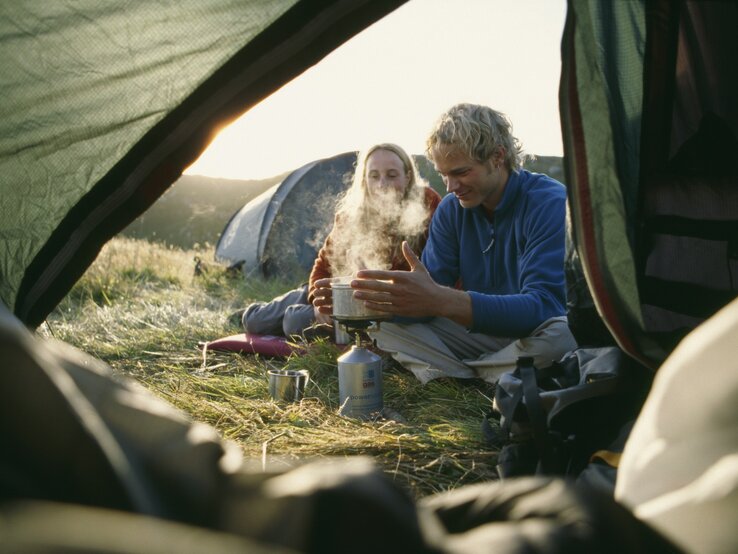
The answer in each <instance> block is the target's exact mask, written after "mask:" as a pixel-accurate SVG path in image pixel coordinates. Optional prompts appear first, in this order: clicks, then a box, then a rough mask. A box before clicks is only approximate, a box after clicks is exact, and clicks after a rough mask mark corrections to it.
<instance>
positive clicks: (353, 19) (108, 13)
mask: <svg viewBox="0 0 738 554" xmlns="http://www.w3.org/2000/svg"><path fill="white" fill-rule="evenodd" d="M402 3H403V1H402V0H382V1H379V2H377V1H369V0H364V1H361V0H359V1H355V0H333V1H326V2H316V1H308V0H302V1H294V0H270V1H268V2H263V1H258V2H254V1H248V2H247V1H243V0H212V1H209V2H206V3H202V2H194V1H184V2H169V1H166V2H156V3H147V2H134V3H126V4H125V5H118V4H115V3H109V4H101V3H100V2H95V1H93V0H80V1H78V2H74V3H58V2H3V3H2V5H0V55H1V56H2V59H3V68H2V70H0V93H2V96H3V103H2V106H1V107H0V175H2V180H1V181H0V299H1V300H2V301H3V302H4V303H5V304H6V305H7V306H9V307H10V308H11V309H12V310H13V312H14V313H15V314H17V315H18V316H19V317H20V318H21V320H22V321H24V322H25V323H27V324H29V325H31V326H35V325H38V324H39V323H40V322H41V321H43V319H44V318H45V317H46V315H47V314H48V313H49V312H50V311H51V310H52V309H53V308H54V306H55V305H56V304H57V303H58V302H59V300H61V298H63V296H64V295H65V294H66V293H67V292H68V290H69V289H70V288H71V286H72V285H73V284H74V282H75V281H76V280H77V279H78V278H79V276H80V275H81V274H82V273H83V272H84V271H85V269H86V268H87V267H88V266H89V264H90V263H92V261H93V260H94V258H95V256H96V255H97V253H98V252H99V250H100V248H101V247H102V245H103V244H104V243H105V242H106V241H107V240H108V239H110V238H111V237H112V236H114V235H115V234H116V233H117V232H119V231H120V230H122V229H123V228H124V227H125V226H126V225H127V224H128V223H130V222H131V221H132V220H133V219H135V217H137V216H138V215H140V214H141V213H142V212H143V211H145V210H146V208H148V207H149V206H150V205H151V204H152V203H153V202H154V201H155V200H156V199H157V198H158V197H159V196H160V195H161V194H162V193H163V192H164V190H165V189H166V188H167V187H168V186H170V185H171V184H172V183H173V182H174V181H175V180H176V179H177V177H179V175H180V174H181V172H182V171H183V170H184V168H186V167H187V166H188V165H190V164H191V163H192V162H193V161H194V160H195V159H196V158H197V156H198V155H199V154H200V153H201V152H202V150H203V149H204V148H205V146H206V145H207V143H208V142H209V141H210V140H211V138H212V137H213V134H214V132H215V131H216V129H217V128H218V127H220V126H222V125H223V124H225V123H226V122H228V121H230V120H232V119H233V118H235V117H236V116H238V115H240V114H241V113H242V112H243V111H245V110H246V109H247V108H249V107H251V106H253V105H254V104H256V103H257V102H258V101H260V100H261V99H263V98H264V97H265V96H267V95H268V94H269V93H271V92H272V91H274V90H275V89H277V88H278V87H279V86H281V85H283V84H284V83H286V82H287V81H289V80H290V79H292V78H293V77H295V76H297V75H298V74H299V73H301V72H302V71H304V70H305V69H306V68H307V67H309V66H310V65H312V64H314V63H316V62H317V61H319V60H320V59H321V58H322V57H323V56H325V55H326V54H327V53H329V52H330V51H331V50H333V49H334V48H335V47H337V46H338V45H339V44H341V43H342V42H343V41H345V40H347V39H348V38H350V37H351V36H353V35H354V34H356V33H357V32H359V31H361V30H362V29H363V28H364V27H366V26H367V25H369V24H371V23H373V22H374V21H376V20H377V19H378V18H380V17H382V16H383V15H385V14H387V13H388V12H390V11H391V10H393V9H395V8H396V7H397V6H399V5H401V4H402Z"/></svg>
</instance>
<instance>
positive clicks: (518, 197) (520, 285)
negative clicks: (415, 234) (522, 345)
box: [422, 170, 566, 337]
mask: <svg viewBox="0 0 738 554" xmlns="http://www.w3.org/2000/svg"><path fill="white" fill-rule="evenodd" d="M565 225H566V189H565V188H564V185H562V184H561V183H559V182H558V181H555V180H554V179H551V178H550V177H548V176H546V175H543V174H539V173H531V172H529V171H526V170H520V171H519V172H517V173H516V172H512V173H511V175H510V178H509V179H508V181H507V185H506V186H505V191H504V193H503V195H502V199H501V200H500V203H499V204H498V206H497V208H496V209H495V211H494V214H493V217H492V218H491V219H488V217H487V216H486V214H485V212H484V209H483V208H482V206H477V207H475V208H468V209H466V208H462V207H461V205H460V204H459V201H458V200H457V199H456V197H455V196H454V195H452V194H449V195H446V196H445V197H444V198H443V200H442V201H441V204H440V205H439V206H438V209H437V210H436V212H435V214H434V215H433V219H432V220H431V225H430V232H429V237H428V242H427V244H426V246H425V250H423V255H422V262H423V264H424V265H425V267H426V268H428V271H429V272H430V274H431V276H432V277H433V280H434V281H435V282H436V283H439V284H441V285H446V286H455V285H456V284H457V283H460V285H461V288H462V289H463V290H465V291H468V292H469V295H470V297H471V302H472V318H473V324H472V326H471V328H470V331H474V332H479V333H486V334H490V335H494V336H501V337H523V336H527V335H528V334H530V332H531V331H533V330H534V329H535V328H536V327H537V326H538V325H540V324H541V323H543V322H544V321H545V320H547V319H549V318H551V317H555V316H562V315H565V314H566V282H565V276H564V252H565V236H566V232H565Z"/></svg>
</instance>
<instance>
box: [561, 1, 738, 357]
mask: <svg viewBox="0 0 738 554" xmlns="http://www.w3.org/2000/svg"><path fill="white" fill-rule="evenodd" d="M736 24H738V5H736V4H735V3H734V2H731V1H720V0H717V1H714V2H695V1H685V0H681V1H679V2H669V1H662V0H653V1H647V2H595V1H592V0H570V1H569V11H568V14H567V23H566V28H565V32H564V38H563V41H562V76H561V86H560V111H561V117H562V131H563V137H564V148H565V152H566V156H565V169H566V173H567V184H568V187H569V188H568V191H569V204H570V208H571V213H572V224H573V228H574V231H575V232H574V237H575V242H576V245H577V251H578V253H579V256H580V260H581V263H582V266H583V270H584V274H585V276H586V278H587V282H588V284H589V288H590V291H591V292H592V296H593V299H594V301H595V304H596V306H597V308H598V311H599V313H600V315H601V316H602V318H603V320H604V321H605V323H606V325H607V327H608V329H609V330H610V332H611V334H612V335H613V337H615V339H616V340H617V342H618V344H619V345H620V346H621V347H622V348H623V350H625V351H626V352H627V353H628V354H630V355H631V356H633V357H635V358H637V359H639V360H640V361H641V362H643V363H644V364H646V365H648V366H650V367H652V368H656V367H658V365H659V364H660V363H661V362H662V361H663V360H664V359H665V358H666V356H667V355H668V353H669V352H670V351H671V350H672V349H673V348H674V346H675V345H676V344H677V342H678V341H679V340H680V339H681V338H682V337H683V336H685V335H686V334H687V333H688V332H689V331H691V330H692V329H694V328H695V327H696V326H697V325H699V324H700V323H701V322H702V321H704V320H705V319H707V318H708V317H710V315H712V314H713V313H715V312H716V311H717V310H718V309H720V308H721V307H722V306H724V305H726V304H727V303H728V302H730V301H731V300H732V299H733V298H735V296H736V290H738V282H737V281H736V279H735V278H734V277H733V275H734V274H736V272H738V254H736V248H735V244H737V242H736V237H737V236H738V226H737V225H736V223H738V215H737V214H738V209H736V208H738V201H737V200H738V188H737V187H736V183H737V182H738V179H737V178H736V176H737V174H738V171H737V169H736V167H735V164H733V163H732V162H731V161H730V160H733V159H735V158H736V155H738V141H737V140H736V137H737V136H738V67H737V66H736V64H735V61H734V59H733V57H734V52H735V51H737V50H738V39H737V38H736V36H735V33H734V32H733V29H734V27H735V25H736Z"/></svg>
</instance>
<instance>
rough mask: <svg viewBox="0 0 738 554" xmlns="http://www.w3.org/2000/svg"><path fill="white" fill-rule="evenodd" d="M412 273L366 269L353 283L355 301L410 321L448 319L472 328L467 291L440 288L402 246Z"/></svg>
mask: <svg viewBox="0 0 738 554" xmlns="http://www.w3.org/2000/svg"><path fill="white" fill-rule="evenodd" d="M402 254H403V255H404V256H405V259H406V260H407V262H408V264H409V265H410V271H379V270H367V269H362V270H361V271H359V272H357V273H356V277H357V278H356V279H354V280H353V281H351V286H352V287H353V288H354V289H355V291H354V298H358V299H361V300H364V303H365V305H366V306H367V307H368V308H372V309H374V310H379V311H382V312H388V313H391V314H396V315H400V316H406V317H428V316H430V317H439V316H440V317H448V318H449V319H453V320H454V321H456V322H457V323H460V324H461V325H465V326H467V327H468V326H471V322H472V312H471V299H470V297H469V295H468V294H466V293H465V292H463V291H459V290H455V289H451V288H448V287H443V286H441V285H439V284H437V283H436V282H435V281H434V280H433V278H432V277H431V276H430V274H429V273H428V270H427V269H426V268H425V266H424V265H423V264H422V263H421V261H420V260H419V259H418V256H416V254H415V252H413V251H412V249H411V248H410V246H409V245H408V244H407V242H403V243H402Z"/></svg>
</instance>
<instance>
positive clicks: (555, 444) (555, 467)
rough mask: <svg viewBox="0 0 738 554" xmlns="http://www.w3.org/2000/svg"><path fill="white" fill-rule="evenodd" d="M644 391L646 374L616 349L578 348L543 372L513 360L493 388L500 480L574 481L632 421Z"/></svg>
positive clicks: (647, 381) (528, 361) (528, 362)
mask: <svg viewBox="0 0 738 554" xmlns="http://www.w3.org/2000/svg"><path fill="white" fill-rule="evenodd" d="M648 384H650V373H649V371H648V370H647V369H646V368H644V367H643V366H641V365H640V364H638V363H637V362H635V361H634V360H632V359H631V358H629V357H627V356H626V355H625V354H624V353H623V352H622V351H621V350H620V349H619V348H617V347H602V348H581V349H578V350H575V351H573V352H570V353H569V354H567V355H566V356H564V358H562V359H561V360H560V361H558V362H555V363H553V364H551V365H550V366H548V367H544V368H536V367H535V366H534V365H533V358H529V357H521V358H518V361H517V367H516V368H515V370H513V371H511V372H508V373H505V374H503V375H502V376H501V377H500V380H499V382H498V383H497V388H496V389H495V398H494V403H493V415H494V414H496V415H497V416H498V417H499V422H500V432H501V438H502V440H503V441H504V442H505V445H504V446H503V447H502V449H501V451H500V454H499V456H498V465H497V471H498V473H499V475H500V477H501V478H505V477H512V476H516V475H530V474H546V475H564V476H570V477H574V476H576V475H578V474H579V473H580V472H581V471H582V470H583V469H584V467H585V466H586V465H587V463H588V461H589V458H590V456H591V455H592V454H593V453H594V452H596V451H597V450H600V449H605V448H607V446H608V445H609V444H610V443H611V442H612V441H613V440H614V439H615V438H616V437H617V435H618V432H619V431H620V429H621V428H622V427H623V425H624V424H625V423H626V422H628V421H630V420H632V419H634V418H635V417H636V415H637V413H638V411H639V410H640V407H641V405H642V404H643V401H644V399H645V396H646V393H647V388H648Z"/></svg>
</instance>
